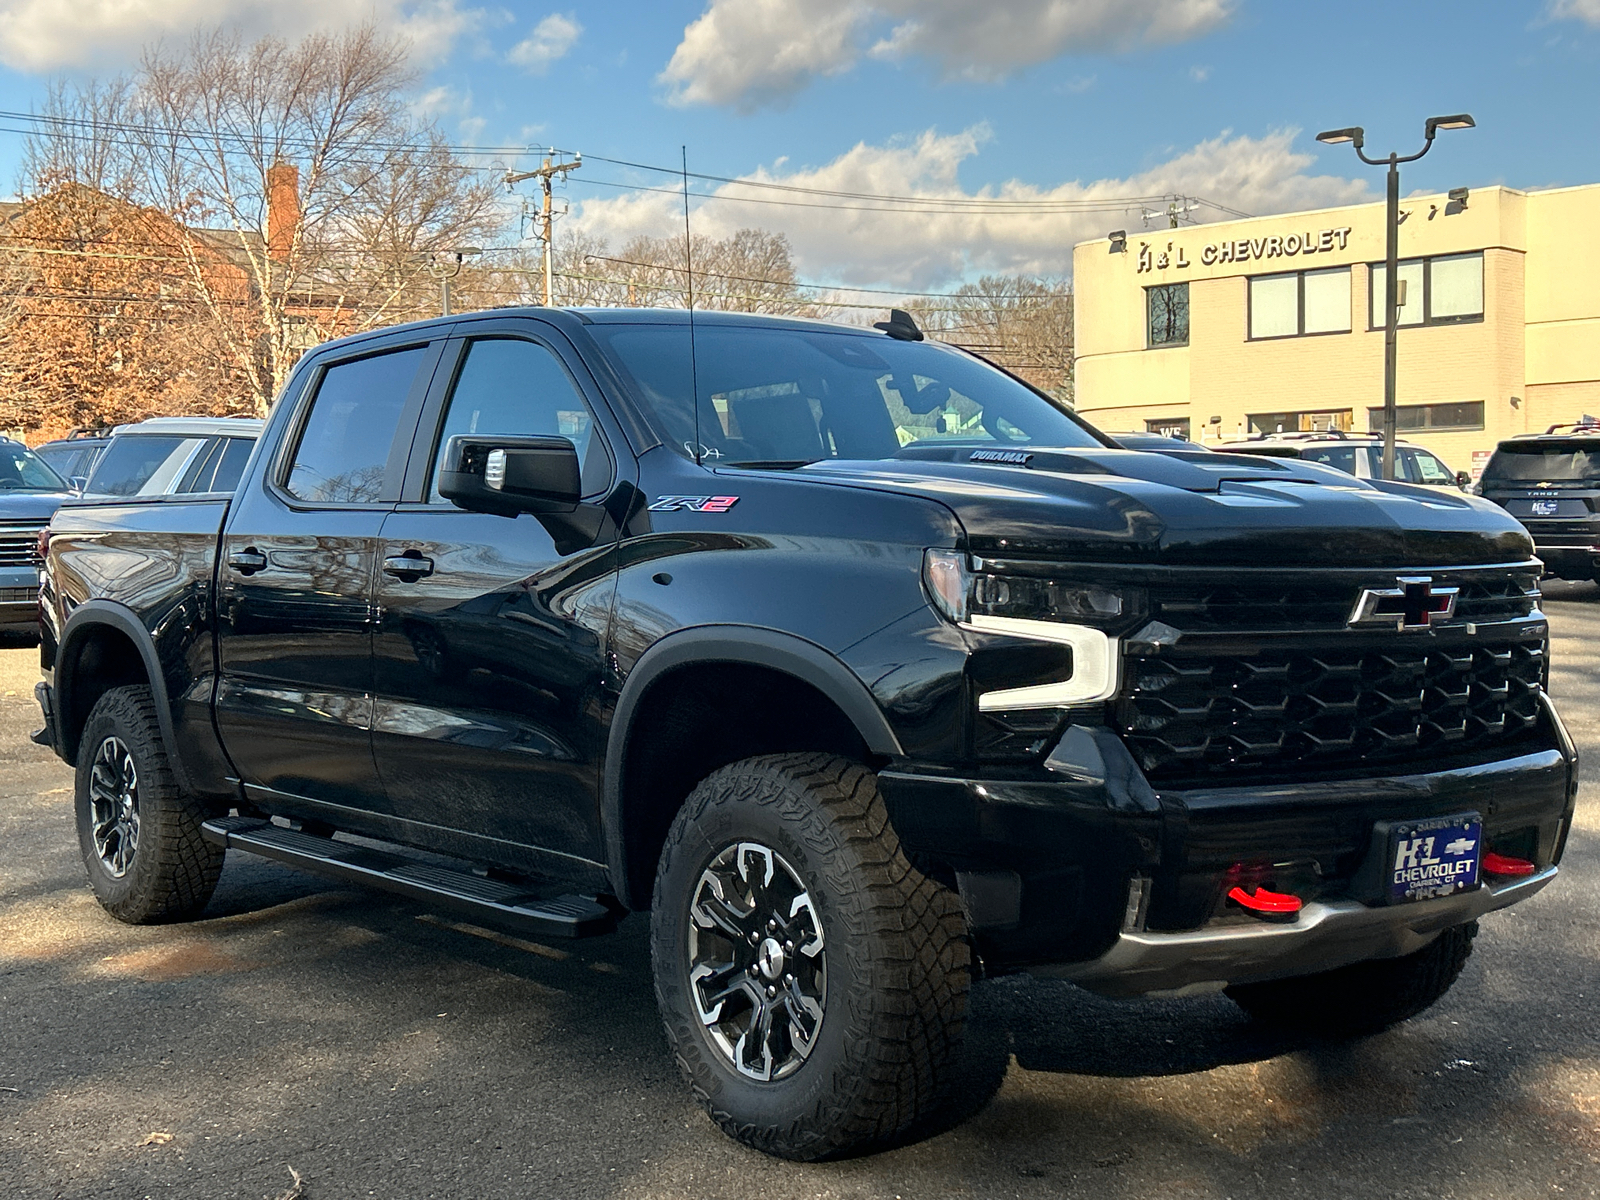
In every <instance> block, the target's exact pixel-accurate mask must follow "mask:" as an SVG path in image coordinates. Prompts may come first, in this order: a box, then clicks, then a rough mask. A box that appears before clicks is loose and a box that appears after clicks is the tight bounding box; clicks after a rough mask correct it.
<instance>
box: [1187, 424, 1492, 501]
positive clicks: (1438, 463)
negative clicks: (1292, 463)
mask: <svg viewBox="0 0 1600 1200" xmlns="http://www.w3.org/2000/svg"><path fill="white" fill-rule="evenodd" d="M1215 449H1217V450H1220V451H1221V452H1222V453H1224V454H1262V455H1266V456H1268V457H1271V458H1303V459H1305V460H1306V461H1308V462H1316V463H1322V464H1323V465H1324V466H1328V467H1336V468H1337V469H1339V470H1341V471H1346V472H1348V473H1349V474H1351V475H1354V476H1355V477H1356V478H1358V479H1382V478H1383V439H1382V438H1381V437H1379V436H1378V435H1377V434H1375V433H1343V432H1340V431H1339V430H1336V429H1335V430H1326V431H1323V432H1320V433H1259V434H1257V435H1256V436H1254V437H1251V438H1246V439H1245V440H1243V441H1238V442H1223V443H1222V444H1221V445H1218V446H1216V447H1215ZM1394 477H1395V478H1396V479H1397V480H1399V481H1400V482H1401V483H1422V484H1427V485H1429V486H1431V487H1457V488H1464V487H1466V486H1467V484H1468V483H1469V482H1470V480H1471V477H1470V476H1468V475H1467V473H1466V472H1465V471H1462V472H1459V473H1458V472H1455V471H1452V470H1451V469H1450V468H1449V467H1447V466H1446V465H1445V464H1444V460H1443V459H1441V458H1440V457H1439V456H1438V455H1437V454H1435V453H1434V452H1433V451H1432V450H1425V449H1424V448H1423V447H1421V446H1414V445H1412V444H1411V443H1410V442H1401V441H1396V442H1395V444H1394Z"/></svg>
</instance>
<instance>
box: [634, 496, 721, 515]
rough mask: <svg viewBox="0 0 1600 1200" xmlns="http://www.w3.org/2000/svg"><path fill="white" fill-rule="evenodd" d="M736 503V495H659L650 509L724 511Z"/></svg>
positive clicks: (663, 510)
mask: <svg viewBox="0 0 1600 1200" xmlns="http://www.w3.org/2000/svg"><path fill="white" fill-rule="evenodd" d="M737 503H739V497H737V496H661V497H659V498H658V499H657V500H656V502H655V503H654V504H652V505H651V506H650V511H651V512H703V513H725V512H727V511H728V510H729V509H730V508H732V507H733V506H734V505H735V504H737Z"/></svg>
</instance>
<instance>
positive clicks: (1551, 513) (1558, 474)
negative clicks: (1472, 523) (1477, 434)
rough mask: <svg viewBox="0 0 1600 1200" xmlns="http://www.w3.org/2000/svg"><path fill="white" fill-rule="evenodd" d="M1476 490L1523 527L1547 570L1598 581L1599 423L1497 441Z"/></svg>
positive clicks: (1599, 563)
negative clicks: (1530, 537)
mask: <svg viewBox="0 0 1600 1200" xmlns="http://www.w3.org/2000/svg"><path fill="white" fill-rule="evenodd" d="M1563 431H1565V432H1563ZM1478 491H1479V492H1480V493H1481V494H1482V495H1484V496H1486V497H1487V498H1488V499H1490V500H1493V501H1494V502H1495V503H1496V504H1498V505H1500V506H1501V507H1502V508H1504V509H1505V510H1506V511H1507V512H1509V513H1510V514H1511V515H1512V516H1513V517H1516V518H1517V520H1519V521H1521V522H1522V524H1523V525H1524V526H1526V527H1527V530H1528V533H1529V534H1530V535H1532V537H1533V545H1534V551H1535V553H1537V554H1538V556H1539V557H1540V558H1541V559H1543V560H1544V565H1545V571H1546V572H1547V573H1548V574H1550V575H1554V576H1556V577H1557V578H1560V579H1600V426H1595V425H1587V424H1579V425H1552V426H1551V427H1550V428H1549V429H1548V430H1546V431H1545V432H1544V433H1542V434H1527V435H1524V436H1522V437H1514V438H1511V439H1509V440H1507V441H1504V442H1501V443H1500V444H1499V446H1497V447H1496V448H1495V452H1494V454H1493V455H1492V456H1491V457H1490V459H1489V461H1488V462H1487V463H1486V464H1485V465H1484V468H1483V475H1482V476H1481V477H1480V479H1479V481H1478Z"/></svg>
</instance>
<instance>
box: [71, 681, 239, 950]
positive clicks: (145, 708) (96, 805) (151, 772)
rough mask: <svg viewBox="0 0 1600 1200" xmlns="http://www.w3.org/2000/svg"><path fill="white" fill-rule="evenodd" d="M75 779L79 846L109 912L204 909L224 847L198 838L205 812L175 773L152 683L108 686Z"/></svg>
mask: <svg viewBox="0 0 1600 1200" xmlns="http://www.w3.org/2000/svg"><path fill="white" fill-rule="evenodd" d="M76 783H77V786H76V788H75V795H74V802H75V807H76V810H77V821H78V849H79V851H80V852H81V854H82V856H83V865H84V868H85V869H86V870H87V871H88V873H89V883H90V886H92V887H93V888H94V893H95V896H96V897H97V898H98V899H99V901H100V903H101V905H102V906H103V907H104V908H105V910H106V911H107V912H109V913H110V914H111V915H112V916H114V917H116V918H117V919H118V920H121V921H127V922H129V923H130V924H136V925H143V924H151V923H154V922H158V921H177V920H182V919H183V918H185V917H189V916H193V915H194V914H195V913H198V912H199V911H200V910H201V909H203V908H204V907H205V906H206V901H207V900H209V899H210V898H211V892H212V890H213V889H214V888H215V887H216V886H217V878H218V876H219V875H221V873H222V858H223V851H222V850H221V849H220V848H219V847H217V846H213V845H211V844H210V843H209V842H207V841H206V840H205V838H204V837H203V836H202V835H201V832H200V823H201V822H202V821H203V820H204V819H205V811H204V809H203V807H202V805H201V804H200V802H199V801H198V800H196V799H195V798H194V797H192V796H188V795H185V794H184V792H183V791H182V789H180V788H179V787H178V785H177V781H176V780H175V778H174V777H173V773H172V765H171V763H169V762H168V761H167V750H166V745H165V743H164V742H163V741H162V739H161V726H160V724H159V722H158V721H157V719H156V706H155V699H154V698H153V697H152V696H151V694H150V689H149V688H147V687H120V688H112V689H111V690H110V691H108V692H106V694H105V695H103V696H101V697H100V699H99V700H98V701H97V702H96V704H95V706H94V710H93V711H92V712H90V714H89V719H88V720H87V721H86V722H85V723H84V726H83V733H82V735H81V737H80V738H79V741H78V774H77V781H76Z"/></svg>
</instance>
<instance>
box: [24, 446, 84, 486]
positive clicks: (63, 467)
mask: <svg viewBox="0 0 1600 1200" xmlns="http://www.w3.org/2000/svg"><path fill="white" fill-rule="evenodd" d="M34 453H35V454H37V455H38V456H39V457H40V458H42V459H43V460H44V462H45V465H46V466H48V467H49V468H50V469H51V470H52V471H54V472H55V473H56V474H57V475H59V476H61V478H63V479H71V478H72V476H73V475H74V474H75V471H74V470H73V468H74V467H75V466H76V465H77V462H78V460H79V459H80V458H82V457H83V451H82V450H81V449H80V448H79V447H77V446H74V445H72V444H71V443H70V442H69V443H66V444H64V445H60V446H40V447H39V448H38V449H37V450H35V451H34Z"/></svg>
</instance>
